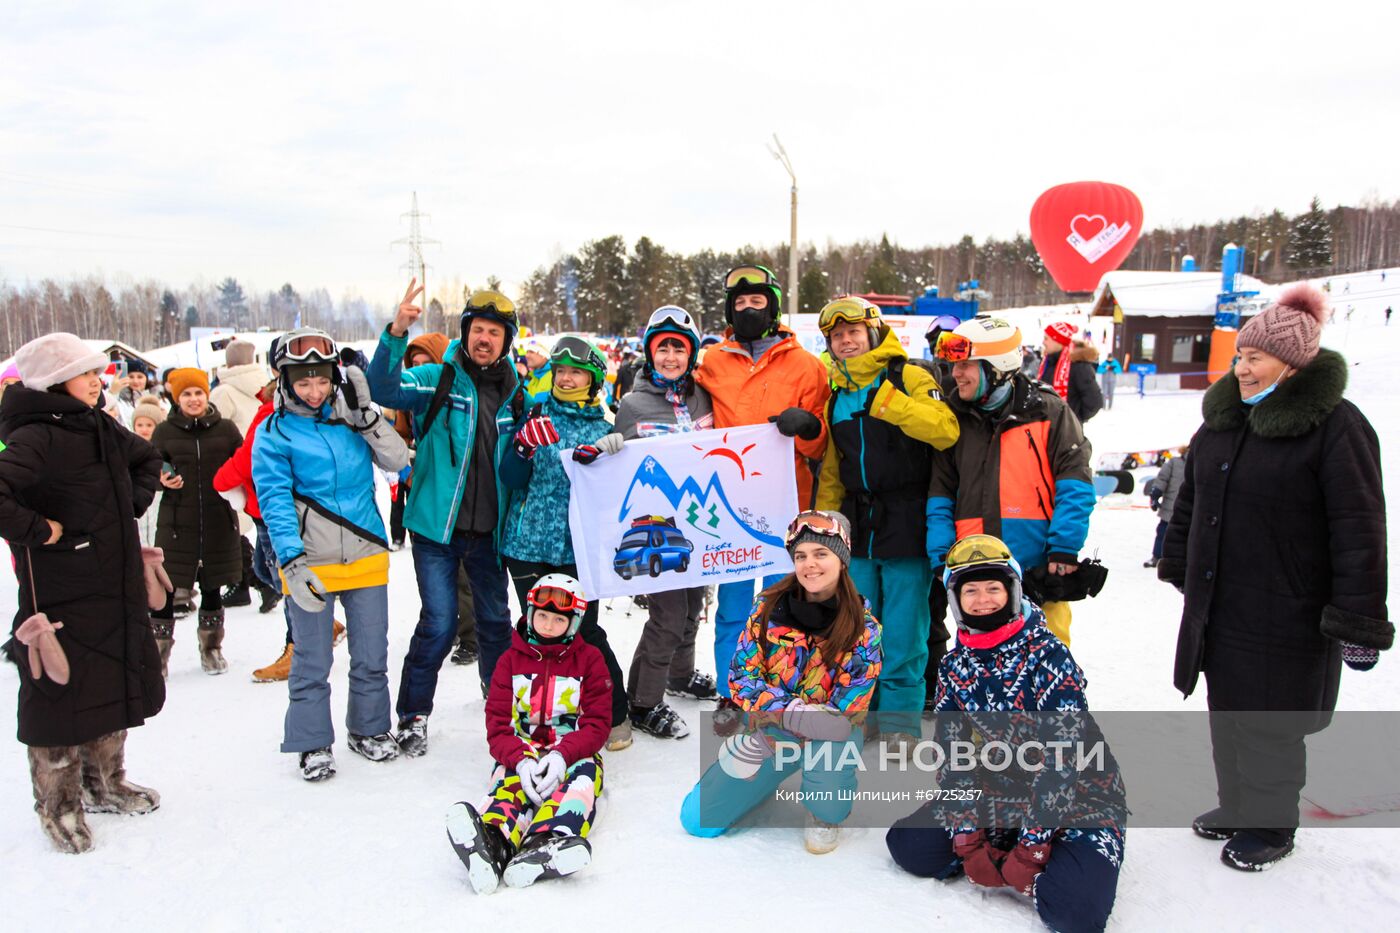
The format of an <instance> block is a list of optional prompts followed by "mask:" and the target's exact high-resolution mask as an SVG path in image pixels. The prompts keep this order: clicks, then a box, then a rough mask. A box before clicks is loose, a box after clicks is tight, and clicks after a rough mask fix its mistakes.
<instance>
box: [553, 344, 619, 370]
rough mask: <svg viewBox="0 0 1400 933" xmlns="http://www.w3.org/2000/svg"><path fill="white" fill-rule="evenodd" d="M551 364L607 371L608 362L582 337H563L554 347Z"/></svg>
mask: <svg viewBox="0 0 1400 933" xmlns="http://www.w3.org/2000/svg"><path fill="white" fill-rule="evenodd" d="M549 359H550V362H553V363H559V364H562V365H564V366H574V367H577V368H579V369H597V370H606V369H607V368H608V364H607V361H606V360H605V359H603V354H602V353H601V352H599V351H598V350H596V349H594V348H593V347H592V346H589V344H588V343H587V341H585V340H583V339H582V338H580V337H562V338H560V340H559V342H558V343H556V344H555V345H554V350H553V352H551V353H550V354H549Z"/></svg>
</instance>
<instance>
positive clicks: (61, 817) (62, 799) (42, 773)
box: [28, 745, 92, 854]
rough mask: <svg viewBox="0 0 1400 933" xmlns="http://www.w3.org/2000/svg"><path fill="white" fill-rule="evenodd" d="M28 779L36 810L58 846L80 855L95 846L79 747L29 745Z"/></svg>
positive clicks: (55, 845)
mask: <svg viewBox="0 0 1400 933" xmlns="http://www.w3.org/2000/svg"><path fill="white" fill-rule="evenodd" d="M28 749H29V778H30V780H31V781H32V782H33V785H34V812H35V813H37V814H39V825H40V826H42V827H43V828H44V833H45V835H47V836H48V837H49V841H50V842H52V843H53V846H54V848H55V849H57V850H58V851H60V852H69V853H72V854H77V853H80V852H87V851H88V850H89V849H91V848H92V833H91V832H90V831H89V830H88V826H87V820H86V819H84V818H83V790H82V756H81V755H80V754H79V751H78V747H77V746H73V745H60V746H57V747H53V748H40V747H36V746H33V745H31V746H29V747H28Z"/></svg>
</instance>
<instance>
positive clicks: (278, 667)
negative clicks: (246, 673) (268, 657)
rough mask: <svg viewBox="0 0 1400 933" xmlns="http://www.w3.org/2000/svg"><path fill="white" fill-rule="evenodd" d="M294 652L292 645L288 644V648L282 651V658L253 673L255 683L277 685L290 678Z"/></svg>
mask: <svg viewBox="0 0 1400 933" xmlns="http://www.w3.org/2000/svg"><path fill="white" fill-rule="evenodd" d="M292 651H293V646H292V643H291V642H287V647H285V648H283V649H282V656H281V657H280V658H278V659H277V660H276V661H273V662H272V663H271V664H269V665H268V666H267V667H260V668H258V669H257V670H255V671H253V683H255V684H275V683H278V682H279V681H283V680H286V679H287V678H288V677H290V676H291V674H292Z"/></svg>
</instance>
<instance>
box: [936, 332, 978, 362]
mask: <svg viewBox="0 0 1400 933" xmlns="http://www.w3.org/2000/svg"><path fill="white" fill-rule="evenodd" d="M933 355H934V356H936V357H938V358H939V359H940V360H947V361H948V362H950V363H957V362H959V361H961V360H966V359H969V358H971V356H972V341H971V340H969V339H967V338H966V337H964V336H963V335H962V334H955V333H953V332H952V331H950V330H945V331H944V332H943V333H941V334H939V335H938V341H937V342H936V343H935V344H934V345H933Z"/></svg>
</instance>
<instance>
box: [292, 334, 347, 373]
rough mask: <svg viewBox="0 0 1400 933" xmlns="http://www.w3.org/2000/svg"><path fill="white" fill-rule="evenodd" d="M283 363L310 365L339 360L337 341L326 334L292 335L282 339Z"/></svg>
mask: <svg viewBox="0 0 1400 933" xmlns="http://www.w3.org/2000/svg"><path fill="white" fill-rule="evenodd" d="M279 355H280V356H281V358H282V362H283V364H284V365H285V364H286V363H309V362H321V361H323V360H326V361H328V360H334V359H337V358H338V357H337V355H336V352H335V341H334V340H332V339H331V338H329V337H327V336H326V335H325V334H291V335H288V336H287V337H284V338H283V339H282V347H281V350H280V351H279Z"/></svg>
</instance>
